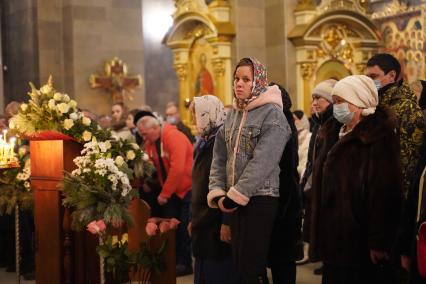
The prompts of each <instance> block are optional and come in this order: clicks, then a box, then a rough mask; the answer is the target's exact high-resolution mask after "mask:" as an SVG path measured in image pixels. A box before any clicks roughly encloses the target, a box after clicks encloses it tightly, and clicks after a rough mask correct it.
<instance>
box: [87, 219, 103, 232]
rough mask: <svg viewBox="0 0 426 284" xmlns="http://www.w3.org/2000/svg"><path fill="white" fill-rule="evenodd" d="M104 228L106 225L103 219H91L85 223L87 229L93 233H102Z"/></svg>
mask: <svg viewBox="0 0 426 284" xmlns="http://www.w3.org/2000/svg"><path fill="white" fill-rule="evenodd" d="M105 229H106V226H105V223H104V221H103V220H99V221H92V222H90V223H89V224H88V225H87V230H88V231H89V232H90V233H92V234H94V235H96V234H100V233H102V232H103V231H105Z"/></svg>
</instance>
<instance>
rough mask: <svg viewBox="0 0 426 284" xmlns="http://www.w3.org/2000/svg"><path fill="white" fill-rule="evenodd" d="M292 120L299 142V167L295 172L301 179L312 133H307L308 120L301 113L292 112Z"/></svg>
mask: <svg viewBox="0 0 426 284" xmlns="http://www.w3.org/2000/svg"><path fill="white" fill-rule="evenodd" d="M293 118H294V124H295V125H296V128H297V137H298V140H299V149H298V154H299V165H298V166H297V171H298V172H299V176H300V177H303V174H304V173H305V168H306V161H307V160H308V149H309V141H310V140H311V135H312V133H311V131H309V128H310V125H309V120H308V118H307V117H306V115H305V114H304V113H303V111H301V110H296V111H294V112H293Z"/></svg>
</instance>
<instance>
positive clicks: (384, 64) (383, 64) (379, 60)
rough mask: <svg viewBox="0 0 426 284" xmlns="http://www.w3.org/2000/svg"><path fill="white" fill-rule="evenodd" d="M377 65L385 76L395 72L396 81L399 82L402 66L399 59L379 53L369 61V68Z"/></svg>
mask: <svg viewBox="0 0 426 284" xmlns="http://www.w3.org/2000/svg"><path fill="white" fill-rule="evenodd" d="M375 65H377V66H379V67H380V69H382V70H383V72H385V74H388V73H389V72H390V71H392V70H395V72H396V77H395V81H397V80H398V78H399V75H400V74H401V64H399V62H398V59H396V58H395V57H394V56H393V55H391V54H389V53H378V54H375V55H373V57H371V58H370V59H369V60H368V62H367V67H373V66H375Z"/></svg>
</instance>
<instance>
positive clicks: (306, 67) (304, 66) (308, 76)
mask: <svg viewBox="0 0 426 284" xmlns="http://www.w3.org/2000/svg"><path fill="white" fill-rule="evenodd" d="M298 65H299V68H298V71H299V74H298V78H301V79H302V81H301V82H299V84H300V83H301V84H300V85H301V86H300V87H301V90H303V92H302V94H303V97H302V98H301V102H300V103H299V104H298V106H299V107H302V108H303V111H304V112H305V113H306V114H307V115H308V116H309V115H310V113H311V102H312V88H313V86H312V84H313V80H312V78H313V75H314V71H315V63H313V62H304V63H301V64H298ZM298 81H300V79H298ZM299 84H298V85H299ZM298 88H299V86H298Z"/></svg>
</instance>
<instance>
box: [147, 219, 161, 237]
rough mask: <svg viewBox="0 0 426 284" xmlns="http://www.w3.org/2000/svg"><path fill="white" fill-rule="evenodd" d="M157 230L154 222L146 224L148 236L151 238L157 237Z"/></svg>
mask: <svg viewBox="0 0 426 284" xmlns="http://www.w3.org/2000/svg"><path fill="white" fill-rule="evenodd" d="M157 229H158V226H157V224H155V223H152V222H148V223H146V226H145V231H146V233H147V234H148V236H150V237H152V236H155V234H156V233H157Z"/></svg>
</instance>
